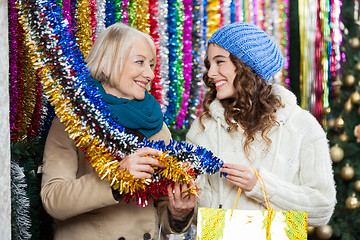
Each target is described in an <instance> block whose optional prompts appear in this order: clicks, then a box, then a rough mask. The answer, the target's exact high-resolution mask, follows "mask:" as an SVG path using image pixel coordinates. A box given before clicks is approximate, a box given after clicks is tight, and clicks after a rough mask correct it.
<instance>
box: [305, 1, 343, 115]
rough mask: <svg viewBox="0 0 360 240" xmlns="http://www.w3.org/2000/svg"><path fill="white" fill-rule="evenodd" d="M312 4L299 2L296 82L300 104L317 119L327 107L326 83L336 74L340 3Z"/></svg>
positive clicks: (338, 53) (339, 40)
mask: <svg viewBox="0 0 360 240" xmlns="http://www.w3.org/2000/svg"><path fill="white" fill-rule="evenodd" d="M316 3H317V4H314V3H313V2H312V1H308V0H301V1H299V24H300V37H301V39H302V41H301V49H300V53H301V61H300V70H301V73H300V80H301V83H300V84H301V107H302V108H304V109H308V110H309V111H311V113H312V114H313V115H314V116H315V117H316V118H317V119H318V120H319V121H320V119H321V118H322V115H321V114H322V109H323V108H326V107H328V106H329V83H330V84H331V82H332V81H334V80H335V79H336V77H337V76H339V74H340V73H339V71H340V62H341V57H340V45H341V34H340V33H341V31H340V19H339V16H340V8H341V3H340V1H339V0H321V1H318V2H316ZM313 26H316V28H314V27H313ZM314 56H315V57H314Z"/></svg>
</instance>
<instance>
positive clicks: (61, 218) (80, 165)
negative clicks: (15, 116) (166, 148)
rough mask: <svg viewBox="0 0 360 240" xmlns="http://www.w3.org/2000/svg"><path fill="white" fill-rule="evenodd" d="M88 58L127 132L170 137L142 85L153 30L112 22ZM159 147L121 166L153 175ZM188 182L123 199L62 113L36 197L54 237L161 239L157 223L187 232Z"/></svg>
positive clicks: (191, 201) (191, 200) (151, 62)
mask: <svg viewBox="0 0 360 240" xmlns="http://www.w3.org/2000/svg"><path fill="white" fill-rule="evenodd" d="M86 62H87V66H88V68H89V69H90V75H91V77H92V78H93V79H92V80H91V84H94V85H96V86H97V87H98V89H99V92H100V93H101V94H102V97H103V99H104V101H105V102H106V103H107V104H108V106H109V108H110V109H111V116H112V117H113V119H115V120H116V121H118V123H119V124H120V125H121V126H123V127H125V129H126V131H128V132H130V133H133V134H134V135H136V136H138V137H139V138H140V139H143V138H147V139H150V140H164V141H165V142H167V143H168V142H169V141H170V140H171V135H170V132H169V130H168V128H167V127H166V125H165V124H164V122H163V116H162V112H161V109H160V106H159V104H158V103H157V102H156V100H155V99H154V97H153V96H151V95H150V94H148V93H147V91H146V88H147V87H149V85H150V84H151V81H152V80H153V79H154V73H153V70H154V66H155V63H156V55H155V45H154V42H153V40H152V39H151V37H150V36H148V35H147V34H144V33H142V32H140V31H138V30H136V29H134V28H131V27H128V26H126V25H124V24H121V23H116V24H114V25H112V26H110V27H108V28H107V29H106V30H104V31H103V32H102V33H101V34H100V36H99V37H98V38H97V40H96V41H95V43H94V46H93V47H92V49H91V51H90V53H89V55H88V56H87V58H86ZM159 154H161V152H160V151H158V150H155V149H151V148H142V149H138V150H137V151H136V152H135V153H133V154H131V155H129V156H127V157H126V158H124V159H123V160H122V161H121V162H120V165H121V166H122V167H123V168H126V169H128V171H129V172H130V173H131V174H132V175H134V177H135V178H143V179H145V178H150V177H151V176H152V174H153V173H154V169H153V166H159V161H158V160H156V159H154V158H151V157H147V156H149V155H159ZM186 188H187V186H186V185H183V186H180V185H179V184H178V183H176V184H175V187H174V189H170V188H169V198H167V197H164V198H163V199H159V200H157V201H155V202H154V203H153V204H150V205H149V206H146V207H141V206H139V205H137V203H135V202H130V203H124V202H122V201H121V195H120V194H119V192H117V191H115V190H113V189H112V188H111V187H110V185H109V183H107V182H105V181H102V180H100V178H99V177H98V175H97V173H96V172H95V170H94V169H93V168H92V167H91V165H90V164H89V163H88V162H87V160H86V159H85V156H84V153H83V151H82V150H81V149H79V148H77V147H76V145H75V143H74V141H73V140H71V139H70V138H69V136H68V134H67V132H66V131H65V128H64V126H63V125H62V123H61V122H60V121H59V119H58V118H55V119H54V120H53V123H52V126H51V129H50V132H49V135H48V137H47V141H46V146H45V151H44V166H43V179H42V189H41V198H42V202H43V205H44V207H45V209H46V211H47V212H48V213H49V214H50V215H51V216H52V217H54V218H55V219H56V226H55V239H59V240H61V239H64V240H69V239H72V240H76V239H86V240H88V239H102V240H105V239H109V240H115V239H122V240H124V239H130V240H132V239H158V237H159V236H158V235H159V229H161V233H163V234H167V233H173V232H182V231H185V230H186V229H187V227H189V225H190V220H191V218H192V213H193V208H194V206H195V202H196V197H195V196H194V195H191V196H190V197H187V198H182V197H181V190H186ZM168 199H169V200H168Z"/></svg>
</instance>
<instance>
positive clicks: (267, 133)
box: [187, 23, 336, 225]
mask: <svg viewBox="0 0 360 240" xmlns="http://www.w3.org/2000/svg"><path fill="white" fill-rule="evenodd" d="M283 65H284V60H283V57H282V54H281V52H280V49H279V47H278V46H277V45H276V44H275V43H274V42H273V41H272V40H271V39H270V38H269V37H268V36H267V35H266V33H265V32H263V31H262V30H261V29H259V28H258V27H256V26H255V25H252V24H250V23H234V24H230V25H228V26H224V27H222V28H220V29H218V30H217V31H216V32H215V33H214V34H213V35H212V37H211V38H210V39H209V41H208V48H207V56H206V59H205V66H206V69H207V71H206V72H205V74H204V82H205V84H206V86H207V87H208V88H209V92H208V93H207V95H206V97H205V99H204V106H203V107H204V112H203V113H202V115H201V116H200V118H198V119H197V120H196V121H195V122H194V123H193V125H192V126H191V128H190V130H189V132H188V134H187V140H188V142H190V143H192V144H195V145H201V146H202V147H205V148H207V149H209V150H211V151H213V152H214V153H215V154H216V155H217V156H218V157H219V158H220V159H222V160H223V161H224V162H225V164H224V166H223V168H222V169H221V170H220V172H221V173H226V174H227V175H226V177H220V176H219V174H216V175H212V176H209V175H202V176H200V178H199V187H200V189H202V191H201V192H200V197H199V202H198V206H199V207H211V208H226V209H231V208H233V205H234V202H235V199H236V195H237V191H238V188H241V189H242V190H243V193H242V195H241V196H240V200H239V203H238V209H243V210H264V209H265V202H264V197H263V194H262V191H261V188H260V185H259V181H258V180H257V177H256V175H255V172H254V170H253V168H254V169H256V170H257V171H258V172H259V173H260V175H261V177H262V178H263V180H264V182H265V186H266V189H267V192H268V194H269V198H270V205H271V206H272V207H273V208H274V209H275V210H293V211H307V212H308V224H309V225H324V224H326V223H327V222H328V221H329V219H330V217H331V215H332V213H333V210H334V206H335V203H336V199H335V185H334V180H333V172H332V166H331V160H330V156H329V148H328V141H327V139H326V135H325V133H324V131H323V129H322V127H321V126H320V124H319V123H318V122H317V121H316V119H315V118H314V117H313V116H312V115H311V114H310V113H309V112H308V111H305V110H303V109H301V108H300V107H299V106H298V105H297V102H296V98H295V95H294V94H293V93H291V92H290V91H289V90H287V89H285V88H284V87H282V86H280V85H277V84H270V83H269V80H270V78H271V77H272V76H273V75H274V74H275V73H277V72H278V71H280V69H281V68H282V67H283Z"/></svg>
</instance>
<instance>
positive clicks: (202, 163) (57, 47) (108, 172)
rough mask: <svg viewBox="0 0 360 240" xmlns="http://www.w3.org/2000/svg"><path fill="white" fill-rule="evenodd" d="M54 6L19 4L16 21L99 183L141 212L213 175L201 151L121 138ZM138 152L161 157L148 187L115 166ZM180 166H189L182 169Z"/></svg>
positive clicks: (211, 162)
mask: <svg viewBox="0 0 360 240" xmlns="http://www.w3.org/2000/svg"><path fill="white" fill-rule="evenodd" d="M55 1H56V0H54V1H43V2H38V1H35V0H34V1H32V2H29V1H26V2H22V1H19V2H18V4H19V9H21V10H20V13H19V19H20V21H21V23H22V24H23V28H24V30H25V33H26V34H25V35H26V38H27V40H28V41H29V43H31V44H29V48H30V49H31V52H32V54H33V56H32V59H33V60H34V61H36V62H35V63H34V65H35V66H36V67H37V69H38V70H39V71H40V73H41V76H42V79H43V80H42V83H43V87H44V91H45V92H46V94H47V95H48V96H49V98H50V101H51V103H52V105H53V106H54V108H55V111H56V113H57V115H58V116H59V118H60V121H61V122H63V123H64V125H65V126H66V131H68V133H69V136H70V138H72V139H74V141H75V142H76V144H77V146H79V147H81V148H82V149H83V150H84V152H85V153H86V156H87V157H88V160H89V162H90V164H91V165H92V166H93V167H94V169H95V170H96V171H97V173H98V175H99V177H101V178H102V179H105V180H107V181H108V182H109V183H110V184H111V185H112V186H113V188H114V189H116V190H118V191H119V192H120V193H121V194H123V196H124V201H126V202H127V201H130V200H134V201H136V202H137V203H138V204H139V205H143V206H145V205H147V204H148V203H149V201H151V200H153V199H154V198H158V197H160V196H162V195H164V194H165V193H166V186H167V185H168V184H169V183H170V182H173V181H180V182H182V183H185V182H187V183H188V182H189V181H190V180H191V179H194V178H195V177H196V176H197V175H198V174H202V173H205V172H207V173H210V174H212V173H215V172H217V171H218V170H219V168H220V167H221V165H222V162H221V161H220V160H219V159H217V158H216V157H215V156H213V154H212V153H211V152H209V151H207V150H206V149H204V148H201V147H197V148H195V147H194V146H192V145H190V144H186V143H184V142H175V141H173V142H171V143H170V144H169V145H165V144H164V142H163V141H158V142H149V141H147V140H145V141H142V142H140V141H139V140H138V139H137V137H134V136H133V135H131V134H127V133H125V131H124V128H123V127H121V126H119V125H118V124H117V122H115V121H114V120H113V119H112V118H111V116H110V110H109V108H108V107H107V105H106V103H105V102H104V101H103V100H102V98H101V96H100V94H99V92H98V89H97V88H96V87H95V86H93V85H91V84H90V83H89V81H88V78H89V73H88V71H87V69H86V67H85V63H84V61H83V55H82V54H81V52H80V50H79V48H78V45H77V43H76V41H74V35H73V34H72V33H71V31H68V30H69V26H68V22H67V21H64V20H63V18H62V15H61V9H60V8H59V7H58V6H57V4H56V3H55ZM29 15H34V16H36V18H35V19H36V20H35V21H29V18H27V16H29ZM44 29H46V30H44ZM60 53H61V54H60ZM140 147H152V148H155V149H159V150H162V151H163V152H164V153H163V155H162V156H159V157H158V159H159V161H160V162H161V163H162V164H163V167H162V168H161V169H158V170H157V174H155V177H154V178H153V179H152V180H151V181H149V180H144V179H134V177H133V176H132V175H131V174H129V173H128V171H127V170H126V169H121V167H120V164H119V161H120V160H121V159H123V158H124V157H125V156H126V155H128V154H131V153H132V152H134V151H135V150H136V149H138V148H140ZM185 160H186V161H188V162H190V163H191V165H188V166H187V167H185V166H184V165H183V164H182V162H183V161H185ZM193 191H195V190H193Z"/></svg>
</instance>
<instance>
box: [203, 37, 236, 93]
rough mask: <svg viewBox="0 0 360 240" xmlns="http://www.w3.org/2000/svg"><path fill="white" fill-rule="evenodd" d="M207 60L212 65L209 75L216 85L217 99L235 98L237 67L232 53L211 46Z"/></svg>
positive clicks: (214, 45)
mask: <svg viewBox="0 0 360 240" xmlns="http://www.w3.org/2000/svg"><path fill="white" fill-rule="evenodd" d="M207 58H208V61H209V64H210V68H209V69H208V73H207V75H208V77H209V78H210V80H211V81H213V82H214V83H215V86H216V91H217V93H216V97H217V98H218V99H219V100H222V99H227V98H232V97H234V96H235V87H234V79H235V76H236V67H235V65H234V63H233V62H232V61H231V59H230V53H229V52H228V51H226V50H225V49H224V48H222V47H220V46H218V45H216V44H209V46H208V50H207Z"/></svg>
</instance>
